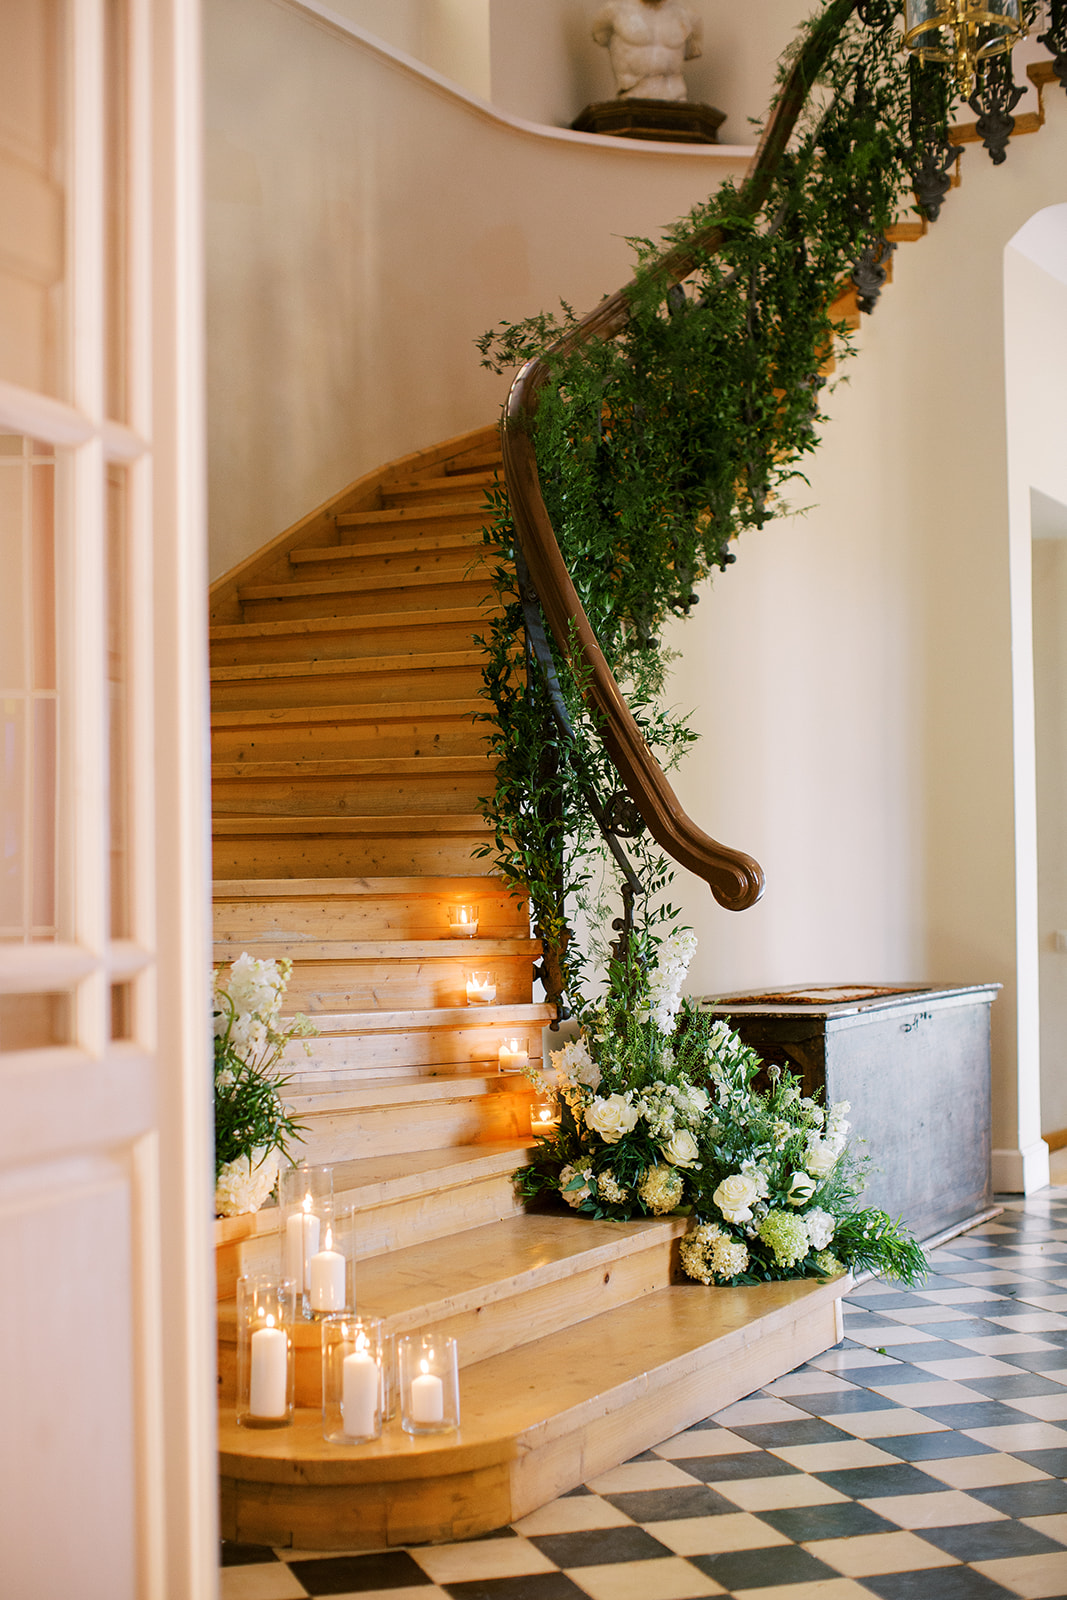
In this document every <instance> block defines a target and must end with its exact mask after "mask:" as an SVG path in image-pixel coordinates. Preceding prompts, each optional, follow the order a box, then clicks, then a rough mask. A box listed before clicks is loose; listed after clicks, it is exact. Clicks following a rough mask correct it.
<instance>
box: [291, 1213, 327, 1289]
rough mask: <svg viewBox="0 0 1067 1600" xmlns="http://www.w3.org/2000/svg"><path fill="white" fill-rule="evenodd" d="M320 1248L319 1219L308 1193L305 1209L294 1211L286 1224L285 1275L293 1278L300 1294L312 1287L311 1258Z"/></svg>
mask: <svg viewBox="0 0 1067 1600" xmlns="http://www.w3.org/2000/svg"><path fill="white" fill-rule="evenodd" d="M318 1248H319V1219H318V1217H317V1216H316V1215H315V1213H314V1212H313V1211H312V1210H311V1196H310V1195H308V1196H307V1197H306V1198H305V1200H304V1209H303V1210H302V1211H294V1212H293V1214H292V1216H291V1217H290V1218H289V1220H288V1221H287V1222H286V1224H285V1275H286V1277H287V1278H291V1279H292V1280H293V1283H294V1284H295V1286H296V1292H297V1294H298V1295H300V1294H303V1292H304V1290H305V1289H310V1288H311V1258H312V1256H313V1255H314V1254H315V1252H316V1250H317V1249H318Z"/></svg>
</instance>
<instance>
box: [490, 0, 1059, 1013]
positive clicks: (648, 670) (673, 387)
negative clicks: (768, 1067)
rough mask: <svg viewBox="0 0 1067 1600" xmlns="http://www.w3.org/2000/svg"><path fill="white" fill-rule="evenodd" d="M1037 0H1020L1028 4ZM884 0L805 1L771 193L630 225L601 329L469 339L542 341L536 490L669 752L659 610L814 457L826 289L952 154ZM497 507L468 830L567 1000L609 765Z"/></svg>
mask: <svg viewBox="0 0 1067 1600" xmlns="http://www.w3.org/2000/svg"><path fill="white" fill-rule="evenodd" d="M1035 9H1036V5H1035V0H1025V3H1024V11H1025V12H1026V13H1027V16H1026V20H1027V21H1029V20H1030V17H1031V14H1032V13H1033V12H1034V10H1035ZM901 10H902V6H901V5H900V4H899V3H898V0H862V3H861V4H860V6H859V7H858V8H857V9H856V10H852V8H851V7H850V6H849V5H848V4H847V3H846V0H827V3H826V4H824V5H823V6H821V7H820V9H819V10H818V11H817V12H816V13H815V15H814V16H813V18H812V19H811V21H810V22H809V23H808V24H806V26H805V27H804V28H803V29H801V31H800V34H799V36H798V39H797V41H796V42H795V44H794V45H793V46H792V48H791V49H790V50H789V51H788V52H787V53H786V55H785V57H784V58H783V60H782V62H781V64H780V68H779V82H782V81H783V80H784V79H785V77H786V74H787V73H788V71H789V68H790V65H791V64H792V62H793V61H794V60H795V59H796V57H797V55H798V52H800V51H801V50H802V49H804V48H805V46H807V45H809V44H812V43H814V44H816V45H818V46H819V47H820V53H821V54H822V56H823V59H824V63H825V64H824V66H823V69H822V72H821V73H820V75H819V77H818V78H817V80H816V82H815V83H814V84H813V85H811V87H810V92H809V96H808V101H807V105H806V109H805V112H804V114H803V116H802V119H801V122H800V124H799V126H798V129H797V130H796V132H795V133H794V136H793V139H792V141H791V143H790V145H789V148H788V150H787V151H786V153H784V154H783V155H782V157H781V158H780V160H779V162H778V164H777V167H776V170H775V171H774V173H773V175H772V176H771V178H770V181H769V184H767V186H766V193H765V194H763V195H762V197H761V198H760V200H759V203H758V204H757V205H755V206H754V205H753V196H752V194H751V192H750V191H749V189H748V188H747V187H746V186H745V185H741V186H740V187H739V186H738V185H736V184H735V183H734V182H733V181H732V180H728V181H726V182H725V183H723V184H722V185H721V186H720V187H719V189H718V190H717V191H716V192H715V193H714V194H713V195H712V196H711V197H710V199H708V200H707V201H706V202H705V203H703V204H702V205H700V206H698V207H696V208H695V209H694V210H693V211H692V212H690V213H689V215H688V216H686V217H684V218H683V219H682V220H681V221H680V222H679V223H678V224H676V225H675V226H674V227H673V228H671V229H669V230H668V232H667V233H666V235H665V237H664V240H663V241H662V242H661V243H659V244H656V243H653V242H651V241H649V240H645V239H638V240H634V241H631V242H632V244H633V246H634V249H635V252H636V256H637V263H638V266H637V274H636V278H635V281H634V283H633V284H632V285H631V287H630V289H629V291H628V294H629V299H630V313H631V314H630V320H629V322H628V324H627V326H626V328H625V329H624V331H623V332H622V333H621V334H620V335H619V336H618V337H617V338H615V339H613V340H610V341H596V340H594V341H592V342H586V343H577V344H572V341H569V340H567V339H566V337H565V336H566V335H567V334H569V333H571V332H572V331H573V329H574V328H575V326H576V322H577V319H576V317H575V315H574V312H573V311H572V309H571V308H570V307H569V306H567V305H565V304H564V305H561V310H560V313H559V314H558V315H552V314H548V313H541V314H539V315H536V316H533V317H531V318H528V319H527V320H525V321H522V322H517V323H510V322H504V323H501V324H500V325H499V326H498V327H497V328H495V329H493V330H491V331H490V332H489V333H487V334H485V335H484V336H483V338H482V339H481V340H480V341H479V348H480V349H481V351H482V356H483V365H485V366H487V367H490V368H491V369H492V370H494V371H497V372H500V371H503V370H505V369H507V368H509V367H511V366H514V365H516V364H518V363H520V362H524V361H526V360H528V359H530V358H531V357H533V356H540V355H544V354H545V353H546V349H547V359H548V362H549V364H550V368H551V380H550V382H549V383H548V384H547V385H546V386H545V388H544V390H543V392H542V395H541V398H540V401H539V406H538V411H537V415H536V419H535V423H534V439H535V447H536V453H537V460H538V468H539V474H540V479H541V485H542V490H543V493H544V495H545V500H546V504H547V507H548V511H549V514H550V516H551V520H552V524H553V526H554V528H555V529H556V533H557V537H558V539H559V543H560V547H561V550H562V553H563V557H564V560H565V562H566V564H567V567H568V569H569V571H570V573H571V575H572V578H573V580H574V582H575V585H576V587H577V589H578V592H579V594H580V597H581V600H582V604H583V605H584V607H585V610H586V612H587V614H588V616H589V618H590V621H591V623H592V625H593V628H594V629H595V631H596V634H597V637H598V639H599V641H600V644H601V647H602V649H603V651H604V654H605V656H606V658H607V661H608V665H609V667H610V668H611V670H612V672H613V673H614V675H615V677H616V680H617V681H618V682H619V684H620V687H621V688H622V690H623V693H624V694H625V695H626V697H627V700H628V703H629V704H630V706H631V709H632V710H633V712H634V714H635V716H636V717H637V720H638V722H639V723H640V724H641V726H642V729H643V731H644V733H645V736H646V738H647V739H648V742H649V744H650V745H651V746H652V747H653V749H654V750H656V751H658V752H659V754H660V759H661V763H662V764H663V765H664V766H665V767H667V768H669V767H670V766H671V765H672V764H673V763H674V762H675V761H676V760H677V759H678V757H679V756H680V755H681V753H682V751H683V750H684V748H685V746H686V744H687V743H688V741H689V740H690V739H691V738H693V737H694V735H693V734H692V733H691V732H690V731H689V730H688V728H687V727H686V724H685V722H684V720H683V719H681V718H679V717H678V716H677V715H675V714H673V713H670V712H668V711H667V710H666V709H664V707H663V705H662V703H661V700H662V692H663V687H664V680H665V671H666V666H667V658H666V656H665V653H664V651H663V649H662V646H661V643H660V640H659V631H660V629H661V627H662V625H663V623H664V621H665V620H666V618H667V617H668V616H670V615H680V616H688V615H689V614H690V612H691V610H692V608H693V606H694V605H695V604H696V601H697V599H698V592H697V591H698V589H699V587H700V585H701V584H702V583H704V582H705V581H706V580H707V579H708V578H709V577H710V576H711V574H712V573H713V572H714V571H715V570H716V569H718V570H720V571H722V570H725V568H726V567H727V566H728V565H729V564H730V563H731V562H732V561H733V560H734V559H735V557H734V551H733V549H732V546H733V544H734V542H735V541H736V540H737V538H738V537H739V535H740V534H741V533H742V532H744V531H747V530H749V529H752V528H757V529H758V528H762V527H763V526H764V524H765V523H766V522H767V521H768V519H770V518H771V517H773V516H776V515H780V514H782V513H783V512H784V511H786V510H787V509H788V506H787V503H786V500H785V495H786V494H787V493H788V492H789V491H790V490H792V489H793V488H795V486H796V485H797V484H798V483H799V484H803V483H805V482H806V481H807V480H806V478H805V475H804V471H803V465H804V461H805V458H806V456H807V455H808V454H810V452H811V451H812V450H814V449H815V447H816V444H817V442H818V431H819V428H820V426H821V425H822V424H823V423H824V422H825V420H826V419H825V416H824V415H823V413H822V411H821V409H820V391H821V389H822V387H823V384H824V381H825V380H824V372H825V369H826V367H827V364H828V357H829V356H830V355H831V353H833V354H835V355H837V356H838V357H840V356H842V355H847V354H849V353H850V352H851V340H850V337H849V334H848V331H847V330H846V328H845V327H844V326H843V325H842V324H841V323H838V322H835V320H834V317H833V312H832V306H833V304H834V301H835V299H837V298H838V297H839V292H840V290H841V288H842V286H844V285H846V284H848V282H849V281H850V279H851V275H852V273H853V271H854V270H855V269H856V267H857V263H861V262H865V263H866V264H867V265H868V266H869V267H873V268H874V269H875V270H877V268H878V266H879V264H880V262H881V261H882V260H883V259H884V257H886V256H887V255H888V253H889V247H888V246H887V245H886V243H885V234H886V231H887V230H888V229H889V228H890V227H891V226H892V224H893V223H894V222H896V221H897V220H898V219H899V218H900V217H901V216H902V215H903V214H904V213H906V212H907V211H908V210H912V211H919V210H920V207H919V206H918V205H916V204H915V202H914V197H913V193H912V191H913V186H914V185H915V184H916V183H917V182H920V181H924V180H925V179H928V177H929V173H930V172H932V171H934V172H936V171H937V162H938V161H941V162H942V163H943V164H944V165H946V166H947V163H948V160H949V147H948V137H947V130H948V123H949V119H950V117H951V115H952V113H953V110H954V104H955V102H954V99H953V94H954V91H953V90H952V88H951V84H950V80H949V79H948V78H947V76H946V74H944V73H943V72H942V71H941V70H940V69H938V68H936V67H935V68H922V69H919V70H916V67H915V64H914V63H913V62H911V61H910V60H909V58H908V56H907V55H906V53H905V52H904V51H902V50H901V48H900V44H899V40H900V32H899V27H898V18H899V14H900V12H901ZM944 185H945V187H947V178H945V179H944ZM933 210H934V208H933V206H931V213H932V214H933ZM709 228H716V229H718V230H720V232H721V235H722V237H723V239H724V241H725V242H724V244H723V247H722V248H721V249H720V250H718V251H717V252H716V253H715V254H713V255H711V254H708V253H707V251H706V250H701V249H695V248H694V245H693V241H694V240H695V239H696V238H697V237H698V236H700V235H705V236H706V231H707V230H708V229H709ZM664 244H666V245H667V246H668V247H670V246H676V245H683V246H685V247H687V248H688V249H689V250H690V251H691V252H692V254H693V255H694V258H695V261H696V270H695V271H694V272H693V273H692V274H691V276H690V277H689V278H688V280H687V281H686V283H685V284H684V286H683V285H681V284H678V285H674V286H668V284H667V282H665V280H664V277H663V273H662V271H661V270H659V269H658V263H659V261H660V259H661V251H662V248H663V245H664ZM492 513H493V515H492V524H491V526H490V527H489V528H487V530H486V534H485V542H486V546H487V549H486V552H485V560H486V562H487V565H488V568H489V573H490V578H491V582H492V586H493V589H494V591H495V595H496V599H497V602H498V604H497V611H496V618H495V621H494V623H493V625H492V628H491V629H490V631H489V632H488V633H487V635H486V636H485V637H484V639H483V640H482V644H483V647H484V651H485V664H484V684H485V690H484V692H485V694H486V696H487V698H488V701H489V703H490V705H491V708H492V709H491V710H489V711H487V712H486V713H485V714H484V718H485V720H486V721H487V722H488V723H489V724H490V745H491V749H492V754H493V757H494V760H495V762H496V774H497V783H496V791H495V793H494V795H493V796H492V797H491V798H490V799H489V800H488V801H487V802H486V806H485V809H486V814H487V816H488V818H489V819H490V821H491V822H492V824H493V828H494V844H493V846H491V847H489V846H487V847H485V849H484V850H483V852H482V853H483V854H489V855H492V856H493V858H494V865H495V867H496V869H497V870H498V871H499V872H501V873H502V874H503V875H504V877H505V878H507V879H509V880H510V881H512V882H513V883H514V884H515V885H516V887H517V888H519V889H520V890H521V891H522V892H523V893H528V894H529V895H530V897H531V900H532V904H533V908H534V917H535V923H536V929H537V932H538V934H539V936H540V937H541V939H542V941H543V943H544V946H545V952H546V953H545V963H544V977H545V983H546V989H547V991H548V993H549V996H550V998H552V999H554V1000H558V1001H560V1002H561V1003H562V1007H563V1009H564V1010H565V1011H566V1010H568V1009H575V1010H577V1009H580V1008H581V1006H582V1005H583V1003H585V998H586V996H585V988H586V984H587V982H588V977H589V969H590V965H591V958H597V957H598V958H599V960H600V964H601V965H603V962H604V959H605V957H606V954H607V953H606V952H605V951H603V950H601V951H589V950H583V949H580V948H579V945H578V942H577V941H576V940H575V939H574V937H573V934H572V929H571V925H570V924H571V920H572V917H573V909H574V907H575V906H578V907H583V906H584V908H585V909H586V910H587V911H591V912H592V918H591V920H592V921H593V922H594V923H596V922H598V921H603V920H604V915H603V908H602V904H601V903H600V902H599V901H598V894H599V892H600V891H601V890H602V888H603V886H604V885H607V888H608V890H609V892H610V891H611V890H612V889H614V890H615V891H617V889H618V887H619V883H620V877H619V873H618V869H617V868H616V866H615V865H614V863H613V862H612V861H611V860H610V859H609V858H608V857H607V855H606V853H605V847H604V843H603V840H602V838H601V837H600V834H599V832H598V830H597V829H596V827H595V826H594V824H593V821H592V818H591V815H590V802H589V796H590V794H592V796H593V797H594V799H595V801H596V802H597V804H598V805H599V806H600V807H601V808H606V807H609V806H610V803H611V799H612V794H613V790H614V789H615V785H616V780H615V777H614V773H613V770H612V769H611V767H610V764H609V763H608V762H607V760H606V758H605V756H604V754H603V752H602V748H601V744H600V740H599V737H598V731H597V728H596V725H595V720H594V718H593V717H592V715H591V714H590V712H589V711H588V709H587V707H586V705H585V703H584V700H583V696H582V685H581V683H580V681H578V680H577V679H576V678H575V675H574V674H573V673H572V672H571V670H570V668H569V667H568V665H567V662H566V661H565V660H564V659H563V656H562V654H561V652H560V651H558V650H557V649H556V648H555V646H553V647H552V652H553V660H554V667H555V674H556V677H557V678H558V682H559V685H560V688H561V690H562V693H563V696H564V699H565V701H566V704H567V709H568V713H569V720H570V724H571V726H572V728H573V737H571V736H569V735H568V734H567V733H566V732H565V731H563V730H562V729H561V726H560V721H559V718H558V716H555V715H554V714H553V709H552V705H551V699H550V695H549V688H548V685H547V683H546V681H545V674H544V671H543V669H542V668H541V666H540V665H539V664H538V663H537V662H536V661H535V659H534V657H533V654H532V651H531V650H530V647H529V644H527V651H526V656H525V659H523V658H522V657H521V655H520V653H519V652H518V651H517V648H516V640H517V639H519V638H520V637H521V636H522V630H523V613H522V606H521V603H520V594H519V584H518V578H517V575H516V568H515V543H514V530H513V526H512V523H511V520H510V516H509V512H508V506H507V499H506V495H505V494H504V493H503V492H502V491H498V492H497V493H496V494H495V496H494V498H493V504H492ZM626 845H627V849H628V851H629V853H630V855H631V857H632V859H633V862H634V866H635V869H636V871H637V874H638V876H639V877H640V879H641V881H642V893H641V895H640V897H639V899H638V902H637V904H636V906H635V922H636V925H635V929H634V933H633V949H634V951H635V954H636V959H637V961H638V963H639V965H640V964H641V963H644V964H645V965H647V964H648V963H649V962H652V963H654V962H655V959H656V951H657V948H658V945H659V943H660V941H661V939H662V937H663V935H664V926H663V925H664V923H670V922H671V920H672V918H673V916H674V912H673V910H672V908H670V907H669V906H664V905H663V904H662V893H663V891H664V889H665V888H666V886H667V885H668V884H669V882H670V878H671V870H670V865H669V863H668V862H667V861H666V860H665V859H664V858H663V857H662V856H661V855H660V854H659V852H658V849H657V847H656V846H655V845H654V844H653V843H652V842H651V841H650V840H649V839H648V837H647V835H644V836H641V837H639V838H637V839H632V840H627V841H626Z"/></svg>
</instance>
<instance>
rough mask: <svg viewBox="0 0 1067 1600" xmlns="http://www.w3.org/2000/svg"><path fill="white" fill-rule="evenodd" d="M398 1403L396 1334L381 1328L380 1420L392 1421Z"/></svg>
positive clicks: (398, 1372)
mask: <svg viewBox="0 0 1067 1600" xmlns="http://www.w3.org/2000/svg"><path fill="white" fill-rule="evenodd" d="M399 1403H400V1370H399V1368H398V1366H397V1354H396V1334H395V1333H390V1332H389V1330H388V1329H387V1328H383V1329H382V1421H383V1422H392V1420H393V1418H394V1417H395V1416H396V1410H397V1406H398V1405H399Z"/></svg>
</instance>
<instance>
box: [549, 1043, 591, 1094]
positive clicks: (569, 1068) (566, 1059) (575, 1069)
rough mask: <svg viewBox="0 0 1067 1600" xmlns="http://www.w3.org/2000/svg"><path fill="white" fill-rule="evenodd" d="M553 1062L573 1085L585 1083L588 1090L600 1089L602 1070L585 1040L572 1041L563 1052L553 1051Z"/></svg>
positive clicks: (557, 1069) (558, 1070)
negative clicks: (590, 1052)
mask: <svg viewBox="0 0 1067 1600" xmlns="http://www.w3.org/2000/svg"><path fill="white" fill-rule="evenodd" d="M551 1061H552V1065H553V1066H554V1067H555V1069H556V1071H557V1072H558V1073H559V1074H560V1075H561V1076H562V1077H564V1078H569V1079H570V1080H571V1081H572V1082H573V1083H584V1084H585V1086H586V1088H587V1089H599V1087H600V1068H599V1067H598V1066H597V1064H596V1062H595V1061H594V1060H593V1058H592V1056H591V1055H590V1054H589V1050H588V1047H587V1045H586V1042H585V1040H584V1039H571V1040H569V1041H568V1043H567V1044H565V1045H564V1046H563V1048H562V1050H553V1051H552V1052H551Z"/></svg>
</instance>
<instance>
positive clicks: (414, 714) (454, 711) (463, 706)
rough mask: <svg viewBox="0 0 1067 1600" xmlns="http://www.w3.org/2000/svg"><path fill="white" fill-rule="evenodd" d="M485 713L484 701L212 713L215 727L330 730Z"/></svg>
mask: <svg viewBox="0 0 1067 1600" xmlns="http://www.w3.org/2000/svg"><path fill="white" fill-rule="evenodd" d="M484 712H485V701H484V700H476V699H471V698H468V699H465V700H374V701H370V702H367V701H362V702H357V703H356V704H355V705H350V706H342V705H337V706H271V707H262V708H258V707H257V708H255V709H253V710H250V711H213V712H212V713H211V726H212V727H213V728H277V727H289V726H297V727H299V726H300V725H301V724H302V723H316V722H325V723H328V724H329V725H330V727H336V726H337V724H338V723H345V722H359V723H364V722H439V721H442V720H444V719H455V720H457V721H462V720H464V719H466V718H471V719H473V718H475V717H477V716H478V715H479V714H484Z"/></svg>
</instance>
